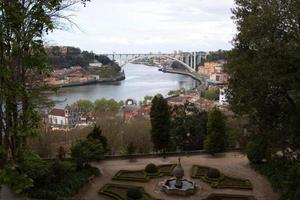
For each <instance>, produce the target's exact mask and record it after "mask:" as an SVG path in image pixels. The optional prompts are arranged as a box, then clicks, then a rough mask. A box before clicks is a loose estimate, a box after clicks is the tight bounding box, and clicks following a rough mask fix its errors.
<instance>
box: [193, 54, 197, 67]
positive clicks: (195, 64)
mask: <svg viewBox="0 0 300 200" xmlns="http://www.w3.org/2000/svg"><path fill="white" fill-rule="evenodd" d="M193 54H194V68H193V69H194V70H195V71H197V70H196V67H197V54H196V52H194V53H193Z"/></svg>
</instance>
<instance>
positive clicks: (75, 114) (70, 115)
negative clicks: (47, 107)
mask: <svg viewBox="0 0 300 200" xmlns="http://www.w3.org/2000/svg"><path fill="white" fill-rule="evenodd" d="M48 123H49V125H50V126H52V127H53V128H63V129H69V128H74V127H75V126H76V124H78V123H80V113H79V111H78V110H74V109H73V110H72V109H71V107H70V106H68V105H67V106H66V107H65V109H57V108H54V109H52V110H51V111H50V113H49V114H48Z"/></svg>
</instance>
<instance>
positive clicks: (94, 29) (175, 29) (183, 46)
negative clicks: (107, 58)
mask: <svg viewBox="0 0 300 200" xmlns="http://www.w3.org/2000/svg"><path fill="white" fill-rule="evenodd" d="M233 7H234V2H233V0H92V2H91V3H88V4H87V6H86V7H83V6H77V8H76V10H75V11H73V12H72V14H73V15H74V17H73V18H72V19H73V21H74V22H75V23H76V24H77V25H78V26H79V27H80V29H78V28H73V29H72V30H69V31H54V32H53V33H50V34H49V35H48V36H47V40H48V43H49V44H51V45H68V46H76V47H80V48H81V49H82V50H88V51H94V52H96V53H112V52H116V53H148V52H158V51H161V52H173V50H183V51H210V50H218V49H230V48H231V44H230V41H231V40H232V38H233V36H234V34H235V32H236V29H235V25H234V23H233V22H232V20H231V19H230V17H231V16H232V14H231V11H230V9H231V8H233Z"/></svg>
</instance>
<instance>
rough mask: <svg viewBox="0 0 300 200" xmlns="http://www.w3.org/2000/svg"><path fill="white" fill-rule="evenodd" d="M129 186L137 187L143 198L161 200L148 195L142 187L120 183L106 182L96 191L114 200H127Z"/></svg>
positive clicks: (144, 199)
mask: <svg viewBox="0 0 300 200" xmlns="http://www.w3.org/2000/svg"><path fill="white" fill-rule="evenodd" d="M130 188H138V189H139V190H140V191H141V192H142V195H143V197H142V199H143V200H161V199H156V198H154V197H152V196H150V195H149V194H148V193H146V192H145V191H144V189H143V188H142V187H136V186H132V185H121V184H106V185H104V186H103V187H102V188H101V189H100V190H99V192H98V194H99V195H104V196H108V197H111V198H112V199H114V200H127V191H128V190H129V189H130Z"/></svg>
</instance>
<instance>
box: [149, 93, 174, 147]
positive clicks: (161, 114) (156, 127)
mask: <svg viewBox="0 0 300 200" xmlns="http://www.w3.org/2000/svg"><path fill="white" fill-rule="evenodd" d="M150 119H151V126H152V128H151V136H152V142H153V144H154V147H155V149H156V150H163V152H165V151H166V150H167V148H168V146H169V143H170V128H171V114H170V108H169V105H168V103H167V101H166V100H165V99H164V97H163V96H162V95H159V94H158V95H156V96H155V97H154V98H153V99H152V107H151V111H150Z"/></svg>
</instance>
